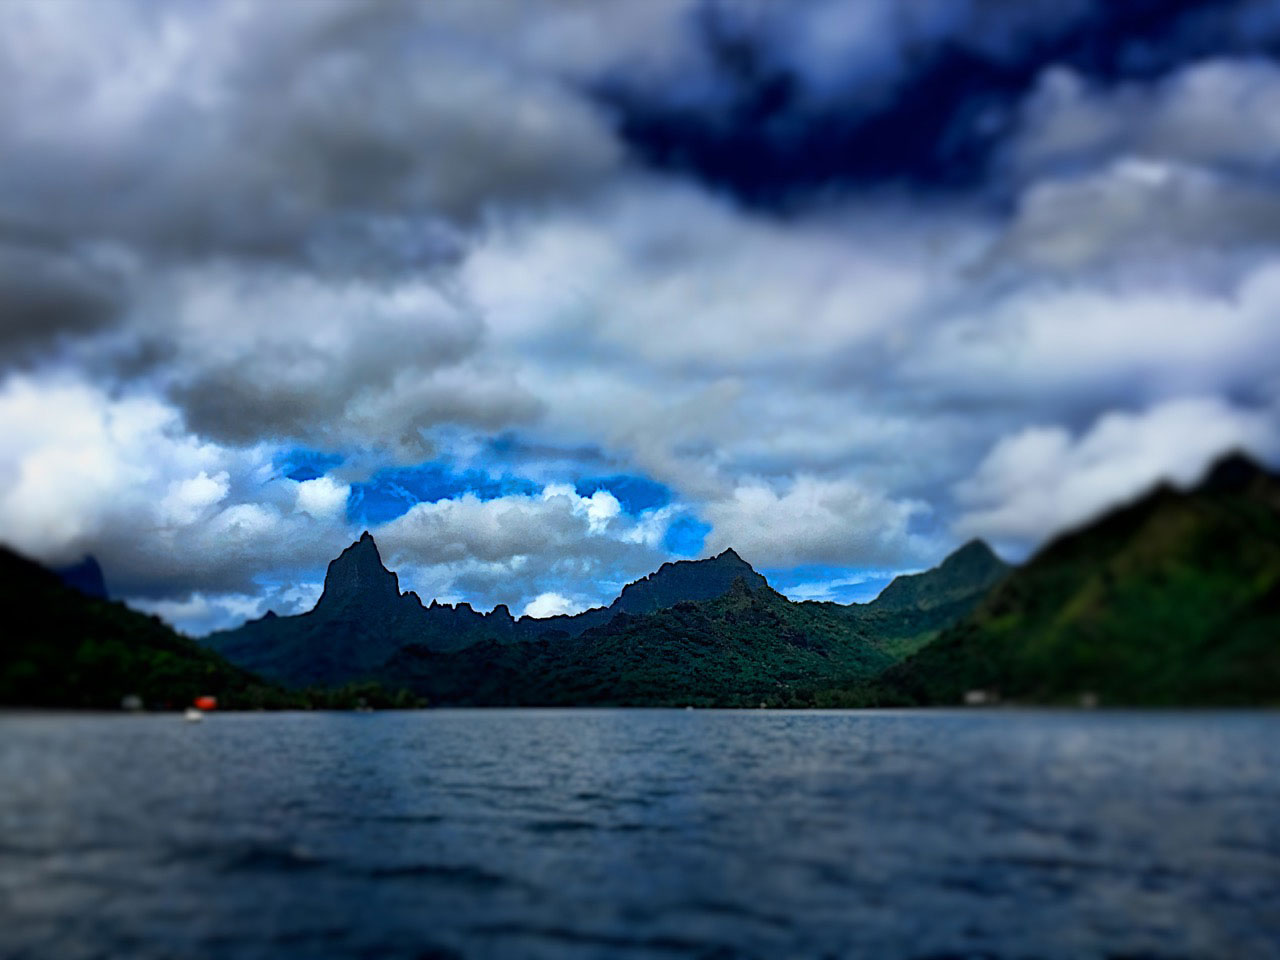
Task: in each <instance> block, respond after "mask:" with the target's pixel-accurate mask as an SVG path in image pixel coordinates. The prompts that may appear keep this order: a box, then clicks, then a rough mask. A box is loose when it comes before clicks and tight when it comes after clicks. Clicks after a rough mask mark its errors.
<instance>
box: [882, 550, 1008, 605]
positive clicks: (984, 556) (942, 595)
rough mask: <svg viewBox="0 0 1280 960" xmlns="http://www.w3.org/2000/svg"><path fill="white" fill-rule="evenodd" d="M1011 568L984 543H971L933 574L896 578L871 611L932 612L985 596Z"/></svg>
mask: <svg viewBox="0 0 1280 960" xmlns="http://www.w3.org/2000/svg"><path fill="white" fill-rule="evenodd" d="M1008 572H1009V565H1008V564H1006V563H1005V562H1004V561H1003V560H1001V559H1000V558H999V557H997V556H996V555H995V554H994V553H993V552H992V550H991V548H990V547H988V546H987V545H986V544H985V543H983V542H982V541H981V540H970V541H969V542H968V543H966V544H965V545H964V546H962V547H961V548H960V549H959V550H957V551H956V552H955V553H953V554H951V555H950V556H949V557H947V558H946V559H945V560H943V561H942V563H941V564H939V565H938V566H937V567H934V568H933V569H932V570H926V571H925V572H924V573H913V574H907V575H906V576H901V577H895V578H894V579H893V582H891V583H890V584H889V585H888V586H887V587H885V588H884V590H883V591H881V593H880V596H878V597H876V598H875V600H873V601H872V602H871V603H870V604H867V607H868V608H873V607H874V608H875V609H876V610H907V609H912V608H915V609H919V610H932V609H936V608H938V607H945V606H949V605H951V604H953V603H956V602H957V601H960V602H963V601H965V600H968V599H970V598H971V597H973V595H974V594H975V593H985V592H986V591H987V590H988V589H989V588H990V587H992V586H993V585H994V584H995V583H996V582H997V581H999V580H1000V579H1001V578H1002V577H1004V575H1005V574H1006V573H1008Z"/></svg>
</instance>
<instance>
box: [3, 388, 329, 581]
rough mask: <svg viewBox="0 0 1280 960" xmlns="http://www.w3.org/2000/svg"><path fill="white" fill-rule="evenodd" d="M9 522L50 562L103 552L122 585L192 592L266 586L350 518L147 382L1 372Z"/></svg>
mask: <svg viewBox="0 0 1280 960" xmlns="http://www.w3.org/2000/svg"><path fill="white" fill-rule="evenodd" d="M0 424H3V425H4V429H3V431H0V532H2V533H0V536H2V537H3V540H4V542H5V543H6V544H8V545H10V546H12V547H14V548H16V549H18V550H20V551H22V552H24V553H27V554H29V555H31V556H34V557H35V558H37V559H39V560H42V561H44V562H47V563H50V564H59V563H65V562H68V561H69V560H72V559H76V558H78V557H80V556H82V555H83V554H85V553H93V554H95V555H96V556H97V557H98V559H99V560H100V562H101V563H102V565H103V567H104V569H106V570H107V571H109V573H108V576H109V577H110V582H111V585H112V589H113V590H114V591H116V592H117V593H118V594H120V595H122V596H126V597H131V598H135V597H136V598H151V599H154V600H160V599H182V598H187V597H189V596H190V595H191V594H192V592H193V591H196V592H203V593H207V594H220V593H241V594H245V595H250V594H253V593H255V592H258V591H260V590H261V585H260V584H259V583H258V582H257V581H256V577H257V576H258V575H260V574H263V573H268V572H276V573H277V574H278V575H279V576H280V577H282V578H287V579H289V580H291V581H292V580H302V579H306V578H305V576H303V575H302V574H303V572H304V571H310V570H313V569H314V568H315V567H316V566H317V565H321V566H322V565H323V564H324V563H325V562H327V560H328V559H329V558H330V556H331V555H332V553H333V551H334V548H335V546H341V545H342V544H343V543H344V542H346V540H347V536H348V532H347V531H346V530H345V529H344V528H343V527H342V526H341V525H340V526H337V527H336V528H335V527H334V526H333V525H332V523H331V522H328V521H326V522H324V523H321V522H319V521H318V520H317V519H315V518H313V517H311V516H308V515H307V514H305V513H302V512H298V511H296V510H295V504H296V502H297V500H298V488H299V487H301V486H302V484H299V483H297V482H295V481H292V480H273V479H272V473H273V470H272V466H271V462H270V457H269V454H268V451H267V450H266V449H264V448H262V447H254V448H248V449H243V448H242V449H235V448H227V447H222V446H219V445H217V444H213V443H209V442H207V441H203V440H200V439H198V438H197V437H194V436H192V435H191V434H189V433H187V432H186V430H185V429H184V427H183V424H182V420H181V417H180V415H179V414H178V412H177V411H176V410H175V409H174V408H172V407H171V406H168V405H166V404H164V403H162V402H160V401H158V400H156V399H155V398H154V397H151V396H147V395H144V394H139V395H127V396H121V397H112V396H110V395H108V394H106V393H105V392H103V391H102V390H100V389H99V388H96V387H93V386H90V385H87V384H85V383H83V382H80V381H76V380H73V379H68V378H60V379H55V380H45V379H36V378H33V377H28V376H19V377H10V378H9V379H8V380H6V381H4V382H3V384H2V385H0Z"/></svg>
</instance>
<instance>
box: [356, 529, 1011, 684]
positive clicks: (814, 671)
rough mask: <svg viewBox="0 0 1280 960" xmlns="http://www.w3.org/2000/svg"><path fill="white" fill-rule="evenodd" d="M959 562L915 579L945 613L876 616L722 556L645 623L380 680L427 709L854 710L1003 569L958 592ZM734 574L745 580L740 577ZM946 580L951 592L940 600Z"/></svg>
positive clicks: (907, 610) (636, 620) (629, 619)
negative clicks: (698, 587) (785, 591)
mask: <svg viewBox="0 0 1280 960" xmlns="http://www.w3.org/2000/svg"><path fill="white" fill-rule="evenodd" d="M965 550H966V551H967V554H966V557H964V558H962V561H961V563H959V564H956V563H950V564H949V563H948V562H946V561H944V563H943V565H942V566H941V567H939V568H936V569H935V570H932V571H929V572H927V573H926V574H921V575H919V576H920V577H923V578H925V581H926V582H929V581H933V582H934V583H935V584H936V588H937V589H936V590H928V591H924V592H922V594H921V596H922V598H928V597H931V596H934V595H935V593H936V594H939V595H940V594H946V596H947V598H948V600H947V602H946V603H936V604H933V605H932V606H920V605H919V604H917V605H914V606H912V605H910V604H909V602H908V601H907V600H906V599H903V600H901V601H900V602H899V601H895V603H894V604H892V605H890V606H889V607H887V608H884V609H881V608H879V607H877V605H876V604H875V603H874V602H873V603H871V604H863V605H853V606H841V605H839V604H832V603H813V602H805V603H795V602H793V601H791V600H788V599H787V598H786V597H784V596H782V595H781V594H779V593H777V592H776V591H774V590H773V589H772V588H771V587H769V585H768V583H766V582H765V581H764V579H763V578H761V577H759V575H758V574H756V573H755V571H753V570H750V567H747V566H746V564H745V563H743V562H742V561H741V560H740V559H739V558H737V556H736V554H734V555H732V556H731V557H727V558H726V557H725V555H723V554H722V555H721V556H720V557H716V558H713V559H714V560H715V561H718V562H719V563H721V564H723V565H725V566H726V567H728V566H729V565H732V567H730V569H735V568H736V572H737V575H736V576H735V577H734V579H733V581H732V582H731V583H730V585H729V588H728V589H727V590H726V591H725V592H723V593H721V594H719V595H718V596H712V597H709V598H705V599H700V600H697V601H681V602H678V603H675V604H673V605H671V606H668V607H664V608H662V609H659V610H654V611H652V612H647V613H646V612H642V613H635V614H631V613H627V612H626V611H620V612H619V613H617V614H616V615H614V616H613V617H612V618H611V619H610V620H609V622H608V623H605V624H600V625H597V626H594V627H591V628H589V629H587V630H585V631H583V632H582V633H581V634H579V635H577V636H573V637H569V636H559V637H556V638H554V639H542V640H535V641H531V642H526V643H517V644H499V643H481V644H476V645H474V646H471V647H468V648H467V649H465V650H460V651H455V652H452V653H441V652H438V651H433V650H430V649H429V648H427V647H425V646H423V645H419V644H414V645H410V646H408V647H406V648H404V649H403V650H401V651H400V653H398V654H397V655H396V656H395V657H394V658H393V659H392V660H391V661H390V662H389V663H388V664H387V666H386V668H385V670H384V672H383V673H381V674H380V676H381V677H383V678H384V682H388V683H394V684H395V685H397V686H404V687H406V688H408V689H411V690H413V691H415V692H417V693H419V694H422V695H424V696H426V697H427V698H428V699H430V700H431V701H432V702H433V703H455V704H462V705H543V706H551V705H562V706H571V705H572V706H584V705H597V706H609V705H615V706H616V705H629V706H681V705H696V706H720V707H741V706H751V707H754V706H758V705H759V704H760V703H766V704H769V705H771V706H838V705H844V704H857V703H862V702H864V701H865V699H866V697H865V695H864V694H863V693H862V692H861V691H864V690H869V689H870V688H871V687H872V684H873V683H874V681H875V679H876V677H877V676H878V675H879V674H880V673H881V672H882V671H884V670H885V669H886V668H888V667H890V666H892V665H893V664H894V663H896V662H897V661H898V660H899V659H901V656H902V655H903V654H902V650H904V649H916V648H917V647H918V646H919V645H920V644H922V643H924V642H927V640H928V639H931V638H932V637H933V636H934V635H935V634H936V632H937V630H938V629H940V628H941V627H942V626H947V625H949V624H950V623H952V622H954V620H955V618H957V617H959V616H960V615H962V614H963V613H967V612H968V611H969V610H971V609H972V608H973V606H974V605H975V604H976V603H977V602H978V600H979V599H980V598H981V596H982V593H983V592H984V591H985V590H986V588H987V587H988V586H989V585H990V581H991V580H992V579H993V578H996V579H998V578H999V577H1000V576H1003V574H1004V571H1005V570H1007V568H1006V567H1005V566H1004V565H1003V564H1001V563H1000V562H999V561H998V560H996V561H995V564H989V563H988V564H986V567H987V568H988V569H987V573H986V575H985V576H981V577H973V578H970V580H969V583H970V590H971V592H969V593H967V594H966V593H964V591H963V589H962V588H961V587H960V586H959V585H958V581H959V579H960V578H959V577H958V576H957V574H956V571H957V570H968V569H969V565H968V560H969V559H972V557H973V550H972V548H965ZM982 550H983V551H986V548H985V546H984V547H982ZM987 552H988V553H989V551H987ZM992 557H994V555H992ZM949 559H950V558H949ZM708 562H709V561H702V563H704V564H706V563H708ZM672 566H678V565H672ZM742 567H746V569H747V570H749V571H750V573H751V574H752V576H750V577H748V576H744V575H742V569H741V568H742ZM699 569H701V568H697V567H695V568H694V570H695V571H697V570H699ZM713 569H714V568H713ZM944 570H945V572H942V571H944ZM659 572H661V571H659ZM717 575H719V572H717ZM953 578H954V579H955V580H956V581H957V585H956V586H954V588H953V589H950V590H946V589H944V587H945V586H946V585H947V584H948V583H950V582H951V581H952V580H953ZM642 582H643V581H642ZM625 592H626V591H624V593H625ZM920 603H926V604H927V603H928V600H927V599H922V600H921V601H920ZM947 611H950V612H947ZM948 616H950V617H951V619H950V620H946V619H942V618H945V617H948Z"/></svg>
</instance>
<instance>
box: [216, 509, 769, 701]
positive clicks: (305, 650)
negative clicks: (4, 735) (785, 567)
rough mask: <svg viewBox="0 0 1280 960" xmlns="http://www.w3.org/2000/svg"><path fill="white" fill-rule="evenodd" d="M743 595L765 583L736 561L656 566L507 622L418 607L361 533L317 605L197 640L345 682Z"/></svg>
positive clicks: (254, 665)
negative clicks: (426, 660) (588, 601)
mask: <svg viewBox="0 0 1280 960" xmlns="http://www.w3.org/2000/svg"><path fill="white" fill-rule="evenodd" d="M739 578H741V579H743V580H744V581H745V582H746V583H747V584H748V585H749V588H750V589H759V588H761V587H763V586H766V585H767V582H766V581H765V579H764V577H763V576H761V575H760V574H759V573H757V572H756V571H755V570H754V569H752V568H751V566H750V565H749V564H747V563H746V562H745V561H744V560H742V558H741V557H740V556H738V554H737V553H735V552H734V551H732V550H726V551H723V552H722V553H720V554H718V555H716V556H714V557H705V558H702V559H697V560H678V561H671V562H667V563H664V564H663V565H662V566H661V567H659V568H658V569H657V570H655V571H654V572H653V573H650V574H648V575H647V576H645V577H643V578H641V579H639V580H636V581H634V582H632V583H629V584H626V585H625V586H624V587H623V588H622V590H621V591H620V592H619V595H618V596H617V597H616V598H615V599H614V600H613V602H612V603H610V604H609V605H608V606H603V607H593V608H591V609H588V610H584V611H582V612H581V613H577V614H564V615H558V616H553V617H545V618H534V617H529V616H523V617H520V618H519V619H516V618H514V617H513V616H512V615H511V611H510V609H509V608H508V607H507V606H506V605H505V604H499V605H497V606H496V607H494V609H493V610H491V611H489V612H488V613H481V612H479V611H477V610H475V609H474V608H473V607H472V606H471V604H470V603H467V602H465V601H463V602H460V603H457V604H442V603H440V602H439V601H437V600H434V599H433V600H432V601H431V603H430V604H429V605H425V606H424V605H423V603H422V601H421V599H420V598H419V597H418V595H417V594H416V593H414V592H413V591H407V592H403V593H402V592H400V589H399V578H398V576H397V575H396V574H395V573H394V572H392V571H390V570H388V569H387V568H386V567H385V565H384V564H383V563H382V558H381V555H380V553H379V551H378V547H377V543H376V541H375V540H374V538H373V536H372V534H370V533H369V531H367V530H366V531H364V532H363V533H362V534H361V535H360V537H359V539H357V540H356V541H355V542H353V543H352V544H351V545H349V546H348V547H346V548H345V549H343V550H342V552H341V553H340V554H339V555H338V556H337V557H335V558H334V559H333V560H332V561H330V563H329V566H328V568H327V570H326V573H325V582H324V588H323V590H322V592H321V595H320V599H319V600H318V601H317V602H316V605H315V606H314V607H313V608H312V609H311V610H309V611H307V612H305V613H302V614H297V615H294V616H287V617H282V616H277V615H272V616H270V617H267V616H264V617H262V618H260V619H258V620H253V621H249V622H247V623H245V624H242V625H241V626H240V627H237V628H234V629H231V630H224V631H219V632H217V633H213V634H210V635H209V636H208V637H205V638H204V641H203V642H204V643H205V644H206V645H208V646H209V647H210V648H211V649H214V650H217V651H219V652H220V653H222V654H224V655H226V656H228V657H229V658H231V659H232V660H233V661H235V662H236V663H240V664H242V665H244V666H246V667H247V668H250V669H253V670H255V671H258V672H260V673H262V674H263V675H264V676H267V677H271V678H273V679H275V680H277V681H279V682H284V683H291V684H305V683H325V684H331V683H335V682H339V683H340V682H346V681H348V680H350V679H352V678H353V676H364V675H366V674H369V673H370V672H373V671H376V670H377V668H378V667H379V666H380V665H381V664H382V663H384V662H385V661H386V660H387V659H389V658H390V657H391V656H393V655H394V653H395V652H396V650H398V649H399V648H401V647H404V646H408V645H419V646H425V647H426V648H428V649H431V650H434V651H435V652H440V653H444V652H452V651H457V650H462V649H465V648H466V647H469V646H471V645H473V644H475V643H478V642H481V641H486V640H492V641H496V642H499V643H519V642H527V641H530V640H535V639H538V638H541V637H555V636H569V637H572V636H576V635H578V634H580V633H583V632H584V631H586V630H589V629H591V628H592V627H597V626H602V625H604V624H606V623H608V622H609V621H610V620H611V619H612V618H613V617H615V616H617V615H619V614H621V613H630V614H639V613H651V612H654V611H656V610H660V609H663V608H664V607H666V606H670V605H672V604H675V603H680V602H686V601H696V600H705V599H710V598H712V597H715V596H719V595H721V594H723V593H724V592H725V591H727V590H728V589H729V587H730V586H731V585H732V583H733V582H734V580H736V579H739Z"/></svg>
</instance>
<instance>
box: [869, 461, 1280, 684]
mask: <svg viewBox="0 0 1280 960" xmlns="http://www.w3.org/2000/svg"><path fill="white" fill-rule="evenodd" d="M977 689H981V690H985V691H990V692H993V693H998V695H999V697H1000V698H1002V699H1004V700H1012V701H1017V702H1034V703H1075V702H1078V701H1079V700H1080V698H1081V696H1082V695H1089V694H1092V695H1094V696H1096V697H1097V698H1098V700H1099V701H1100V702H1101V703H1103V704H1134V705H1139V704H1144V705H1193V704H1280V480H1278V479H1277V478H1276V477H1275V476H1274V475H1271V474H1269V473H1267V472H1266V471H1265V470H1263V469H1262V468H1260V467H1258V466H1257V465H1256V464H1254V463H1252V462H1251V461H1249V460H1247V459H1245V458H1243V457H1239V456H1235V457H1231V458H1228V459H1226V460H1223V461H1222V462H1220V463H1219V464H1218V465H1217V466H1216V467H1215V468H1214V469H1213V470H1212V471H1211V473H1210V475H1209V476H1208V477H1207V478H1206V479H1205V481H1204V482H1203V483H1202V484H1201V485H1200V486H1199V487H1197V488H1195V489H1193V490H1190V491H1187V492H1180V491H1177V490H1174V489H1171V488H1169V487H1160V488H1158V489H1156V490H1155V491H1153V492H1152V493H1150V494H1149V495H1147V496H1146V497H1144V498H1142V499H1141V500H1139V501H1137V502H1136V503H1133V504H1131V505H1129V506H1126V507H1124V508H1121V509H1119V510H1116V511H1113V512H1111V513H1109V514H1107V515H1106V516H1104V517H1102V518H1101V519H1099V520H1098V521H1096V522H1094V523H1092V524H1090V525H1088V526H1087V527H1084V528H1083V529H1080V530H1078V531H1075V532H1073V533H1070V534H1067V535H1065V536H1063V537H1060V538H1059V539H1057V540H1055V541H1054V542H1053V543H1051V544H1050V545H1048V546H1047V547H1045V548H1044V549H1043V550H1041V551H1040V552H1039V553H1038V554H1037V555H1036V556H1035V557H1033V558H1032V559H1031V560H1030V561H1029V562H1028V563H1027V564H1026V565H1024V566H1022V567H1020V568H1018V569H1017V571H1016V572H1014V573H1013V574H1011V575H1010V576H1009V577H1008V578H1007V579H1006V580H1005V581H1004V582H1003V583H1002V584H1000V585H999V586H998V587H997V588H996V589H995V590H993V591H992V592H991V594H989V595H988V596H987V598H986V599H985V600H984V601H983V602H982V603H981V604H980V605H979V606H978V608H977V609H976V610H975V611H974V613H973V614H972V615H971V616H970V617H968V618H967V619H965V620H964V621H962V622H961V623H960V624H958V625H956V626H955V627H953V628H952V629H950V630H948V631H946V632H945V633H943V634H942V635H941V636H940V637H939V638H938V639H937V640H936V641H935V642H933V643H932V644H930V645H928V646H927V647H925V648H924V649H923V650H921V651H920V652H919V653H918V654H916V655H915V656H914V657H912V658H910V659H909V660H907V661H905V662H904V663H902V664H901V665H899V666H896V667H894V668H892V669H891V670H889V671H888V672H887V673H886V675H885V677H884V683H883V691H882V694H881V701H882V702H887V703H921V704H951V703H957V702H959V701H960V700H961V698H962V697H963V696H964V695H965V692H966V691H969V690H977Z"/></svg>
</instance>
